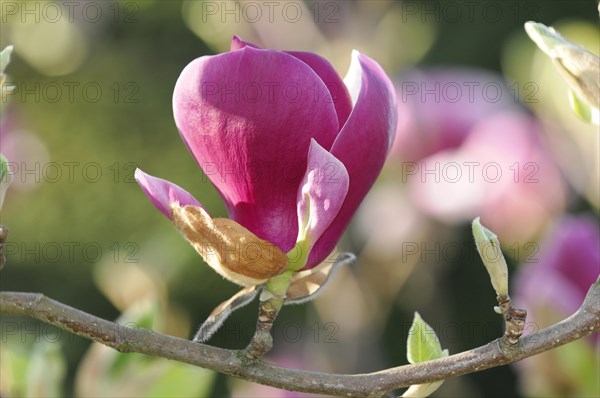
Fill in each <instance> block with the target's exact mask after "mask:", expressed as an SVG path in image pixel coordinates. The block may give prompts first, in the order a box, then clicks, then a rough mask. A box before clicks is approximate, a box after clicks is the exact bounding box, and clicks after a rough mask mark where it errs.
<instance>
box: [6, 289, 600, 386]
mask: <svg viewBox="0 0 600 398" xmlns="http://www.w3.org/2000/svg"><path fill="white" fill-rule="evenodd" d="M0 313H1V314H3V315H19V316H29V317H32V318H35V319H38V320H40V321H42V322H45V323H49V324H52V325H54V326H57V327H59V328H61V329H64V330H67V331H70V332H72V333H74V334H77V335H79V336H82V337H85V338H87V339H90V340H94V341H96V342H99V343H101V344H104V345H107V346H109V347H112V348H114V349H116V350H118V351H121V352H137V353H141V354H146V355H151V356H156V357H162V358H167V359H173V360H177V361H180V362H186V363H189V364H192V365H196V366H200V367H203V368H208V369H212V370H215V371H218V372H221V373H224V374H227V375H230V376H235V377H239V378H242V379H245V380H249V381H253V382H257V383H260V384H265V385H269V386H273V387H278V388H282V389H286V390H293V391H304V392H311V393H317V394H327V395H344V396H348V397H368V396H371V397H373V396H381V395H383V394H384V393H386V392H388V391H391V390H394V389H398V388H402V387H407V386H410V385H413V384H423V383H430V382H433V381H436V380H442V379H447V378H450V377H454V376H460V375H464V374H467V373H473V372H478V371H481V370H484V369H489V368H492V367H495V366H501V365H506V364H509V363H512V362H516V361H519V360H521V359H524V358H527V357H530V356H532V355H535V354H538V353H540V352H543V351H548V350H551V349H553V348H556V347H559V346H562V345H564V344H567V343H569V342H571V341H573V340H577V339H580V338H582V337H584V336H588V335H590V334H592V333H595V332H598V330H599V329H600V281H598V282H596V283H595V284H594V285H592V287H591V288H590V290H589V292H588V294H587V296H586V298H585V301H584V302H583V304H582V306H581V308H580V309H579V310H578V311H577V312H576V313H575V314H573V315H571V316H570V317H569V318H567V319H565V320H563V321H562V322H559V323H557V324H555V325H552V326H550V327H548V328H546V329H543V330H540V331H538V332H536V333H532V334H530V335H528V336H526V337H524V338H522V339H520V340H519V343H518V344H515V345H511V344H509V343H508V341H507V340H506V338H505V337H503V338H500V339H498V340H494V341H492V342H491V343H488V344H486V345H484V346H481V347H478V348H475V349H472V350H469V351H465V352H463V353H460V354H456V355H452V356H449V357H445V358H441V359H437V360H435V361H429V362H423V363H418V364H414V365H404V366H399V367H396V368H391V369H387V370H383V371H379V372H374V373H368V374H356V375H341V374H326V373H316V372H308V371H302V370H295V369H285V368H281V367H277V366H274V365H271V364H268V363H266V362H263V361H260V360H256V361H251V360H249V359H248V358H246V357H245V356H244V355H243V351H232V350H225V349H222V348H216V347H211V346H208V345H204V344H199V343H194V342H192V341H189V340H184V339H180V338H177V337H172V336H166V335H162V334H158V333H155V332H153V331H151V330H147V329H136V328H129V327H125V326H122V325H119V324H117V323H113V322H109V321H106V320H104V319H100V318H98V317H95V316H93V315H90V314H87V313H85V312H82V311H79V310H77V309H75V308H72V307H69V306H67V305H65V304H61V303H59V302H57V301H54V300H52V299H50V298H47V297H45V296H44V295H42V294H35V293H16V292H2V293H0Z"/></svg>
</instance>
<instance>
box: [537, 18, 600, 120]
mask: <svg viewBox="0 0 600 398" xmlns="http://www.w3.org/2000/svg"><path fill="white" fill-rule="evenodd" d="M525 30H526V31H527V34H528V35H529V37H530V38H531V40H533V41H534V42H535V44H537V45H538V47H539V48H540V50H542V51H543V52H544V53H546V54H547V55H548V56H549V57H550V58H551V59H552V61H553V62H554V65H555V67H556V69H557V70H558V71H559V73H560V74H561V76H562V77H563V78H564V79H565V81H566V82H567V83H568V84H569V87H570V88H571V90H573V92H574V93H575V95H576V96H577V97H579V98H580V99H582V100H583V101H585V102H586V103H587V104H588V105H589V106H591V107H593V108H595V109H598V108H600V58H599V57H598V56H597V55H594V54H592V53H591V52H589V51H587V50H586V49H584V48H582V47H580V46H577V45H575V44H573V43H571V42H570V41H568V40H566V39H565V38H564V37H562V36H561V35H560V34H559V33H558V32H557V31H555V30H554V29H553V28H551V27H547V26H545V25H543V24H541V23H537V22H531V21H530V22H527V23H526V24H525Z"/></svg>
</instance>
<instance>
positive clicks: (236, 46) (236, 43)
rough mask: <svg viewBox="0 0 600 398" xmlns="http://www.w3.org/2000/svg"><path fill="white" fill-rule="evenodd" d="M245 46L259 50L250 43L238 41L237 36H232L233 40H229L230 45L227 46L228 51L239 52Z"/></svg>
mask: <svg viewBox="0 0 600 398" xmlns="http://www.w3.org/2000/svg"><path fill="white" fill-rule="evenodd" d="M246 46H248V47H252V48H260V47H259V46H257V45H256V44H254V43H250V42H249V41H244V40H242V39H240V37H239V36H238V35H233V39H231V45H230V46H229V51H235V50H240V49H242V48H244V47H246Z"/></svg>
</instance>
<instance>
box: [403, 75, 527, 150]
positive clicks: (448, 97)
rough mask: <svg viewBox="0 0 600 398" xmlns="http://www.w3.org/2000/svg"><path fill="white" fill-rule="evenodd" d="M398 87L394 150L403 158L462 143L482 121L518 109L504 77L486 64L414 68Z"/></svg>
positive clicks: (457, 145)
mask: <svg viewBox="0 0 600 398" xmlns="http://www.w3.org/2000/svg"><path fill="white" fill-rule="evenodd" d="M395 86H396V90H397V96H398V109H399V115H401V117H400V118H399V120H398V129H397V130H396V140H395V142H394V147H393V153H395V154H396V156H397V157H398V158H399V159H401V160H402V161H404V162H413V161H418V160H421V159H423V158H424V157H427V156H430V155H433V154H435V153H436V152H439V151H441V150H444V149H450V148H457V147H459V146H460V145H461V144H462V143H463V141H464V140H465V138H467V136H468V135H469V132H470V131H471V129H472V128H473V126H475V124H477V123H478V122H479V121H481V120H483V119H485V118H486V117H488V116H489V115H492V114H494V113H498V112H501V111H503V110H507V109H514V108H515V103H514V102H513V101H512V99H511V95H512V93H511V92H510V90H509V89H508V87H506V85H505V84H504V83H503V82H502V81H501V80H500V77H499V76H498V75H496V74H494V73H491V72H488V71H485V70H481V69H468V68H442V67H438V68H430V69H427V70H413V71H411V72H409V73H407V74H405V75H404V76H403V77H402V78H400V79H399V80H398V81H396V83H395ZM496 92H499V94H496ZM496 98H497V99H496Z"/></svg>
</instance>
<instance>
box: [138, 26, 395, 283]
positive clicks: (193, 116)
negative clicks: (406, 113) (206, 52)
mask: <svg viewBox="0 0 600 398" xmlns="http://www.w3.org/2000/svg"><path fill="white" fill-rule="evenodd" d="M173 112H174V116H175V122H176V124H177V127H178V129H179V132H180V134H181V137H182V139H183V141H184V142H185V144H186V145H187V147H188V149H189V150H190V152H191V153H192V155H193V156H194V157H195V158H196V160H197V162H198V164H199V165H200V167H201V168H202V169H203V171H204V173H205V174H206V175H207V176H208V178H209V179H210V180H211V182H212V183H213V184H214V185H215V186H216V188H217V189H218V191H219V192H220V194H221V196H222V197H223V200H224V201H225V204H226V207H227V211H228V213H229V218H228V219H212V218H211V217H210V216H209V215H208V213H207V212H206V210H205V209H204V208H203V207H202V206H201V204H200V202H199V201H197V200H196V199H195V198H194V197H193V196H192V195H191V194H189V193H188V192H186V191H185V190H183V189H182V188H180V187H178V186H177V185H175V184H173V183H170V182H168V181H165V180H161V179H159V178H155V177H151V176H149V175H147V174H145V173H143V172H142V171H141V170H137V171H136V179H137V181H138V183H139V184H140V186H141V187H142V189H143V190H144V192H145V193H146V195H147V196H148V197H149V198H150V200H151V201H152V203H154V205H155V206H156V207H157V208H158V209H159V210H160V211H161V212H162V213H163V214H165V215H166V216H167V217H169V218H170V219H171V220H172V221H173V222H174V223H175V225H176V226H177V227H178V229H179V230H180V231H181V232H182V233H183V235H184V236H185V237H186V239H187V240H188V241H190V243H192V245H193V246H194V247H195V248H196V249H197V250H198V252H200V254H201V255H202V256H203V257H204V258H205V260H206V261H207V262H208V263H209V265H210V266H211V267H213V268H214V269H215V270H216V271H217V272H219V273H220V274H221V275H223V276H224V277H226V278H228V279H230V280H232V281H234V282H236V283H239V284H241V285H246V286H251V285H256V284H260V283H263V282H264V281H266V280H268V279H269V278H270V277H271V276H274V275H277V274H279V273H281V272H283V271H284V270H285V269H292V270H294V271H297V270H299V269H302V268H306V269H308V268H312V267H314V266H315V265H317V264H319V263H320V262H321V261H322V260H324V259H325V258H326V257H327V256H328V255H329V254H330V253H331V252H332V250H333V249H334V247H335V245H336V244H337V242H338V240H339V238H340V236H341V235H342V232H343V231H344V229H345V228H346V226H347V225H348V223H349V222H350V218H351V217H352V215H353V214H354V212H355V211H356V209H357V207H358V205H359V204H360V203H361V201H362V200H363V198H364V197H365V195H366V193H367V192H368V191H369V189H370V188H371V186H372V185H373V183H374V181H375V179H376V178H377V176H378V175H379V172H380V171H381V168H382V167H383V163H384V160H385V158H386V156H387V154H388V152H389V150H390V147H391V144H392V141H393V138H394V133H395V130H396V117H397V111H396V98H395V93H394V87H393V85H392V83H391V82H390V80H389V78H388V77H387V76H386V74H385V73H384V72H383V70H382V69H381V67H380V66H379V65H378V64H377V63H376V62H375V61H373V60H371V59H370V58H368V57H366V56H365V55H362V54H359V53H358V52H357V51H354V52H353V54H352V62H351V65H350V69H349V71H348V74H347V75H346V77H345V79H344V80H343V81H342V79H341V78H340V77H339V76H338V74H337V73H336V71H335V70H334V69H333V67H332V66H331V64H330V63H329V62H328V61H327V60H325V59H324V58H322V57H320V56H318V55H316V54H313V53H308V52H296V51H276V50H265V49H260V48H258V47H257V46H255V45H253V44H250V43H246V42H243V41H242V40H240V39H239V38H237V37H234V38H233V41H232V43H231V51H230V52H228V53H224V54H219V55H214V56H204V57H200V58H198V59H196V60H194V61H192V62H191V63H190V64H189V65H188V66H187V67H186V68H185V69H184V70H183V72H182V73H181V76H180V77H179V79H178V81H177V84H176V86H175V92H174V95H173Z"/></svg>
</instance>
